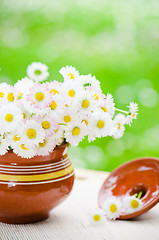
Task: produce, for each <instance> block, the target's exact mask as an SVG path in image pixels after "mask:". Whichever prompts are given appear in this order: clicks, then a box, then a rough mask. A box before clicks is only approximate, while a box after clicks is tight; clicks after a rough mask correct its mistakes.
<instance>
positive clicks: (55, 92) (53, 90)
mask: <svg viewBox="0 0 159 240" xmlns="http://www.w3.org/2000/svg"><path fill="white" fill-rule="evenodd" d="M50 93H53V94H54V95H55V94H58V93H59V92H58V91H57V90H56V89H52V90H51V91H50Z"/></svg>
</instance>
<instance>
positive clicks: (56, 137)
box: [51, 125, 65, 145]
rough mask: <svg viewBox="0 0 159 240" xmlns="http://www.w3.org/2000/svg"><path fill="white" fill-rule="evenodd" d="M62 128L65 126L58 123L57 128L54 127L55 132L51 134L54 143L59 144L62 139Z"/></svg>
mask: <svg viewBox="0 0 159 240" xmlns="http://www.w3.org/2000/svg"><path fill="white" fill-rule="evenodd" d="M64 129H65V126H63V125H58V128H57V129H56V131H55V133H54V134H53V135H52V136H51V138H52V141H53V142H55V143H56V145H60V144H62V142H63V141H64Z"/></svg>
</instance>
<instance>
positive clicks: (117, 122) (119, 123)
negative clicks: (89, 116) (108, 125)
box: [112, 113, 126, 139]
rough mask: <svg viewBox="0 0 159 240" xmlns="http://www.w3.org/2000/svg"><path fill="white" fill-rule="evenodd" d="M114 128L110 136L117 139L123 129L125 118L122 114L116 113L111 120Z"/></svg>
mask: <svg viewBox="0 0 159 240" xmlns="http://www.w3.org/2000/svg"><path fill="white" fill-rule="evenodd" d="M113 123H114V128H113V130H112V137H113V138H115V139H117V138H121V137H122V136H123V134H124V131H125V126H124V124H125V123H126V118H125V115H124V114H121V113H119V114H117V115H116V116H115V118H114V120H113Z"/></svg>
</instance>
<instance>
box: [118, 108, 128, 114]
mask: <svg viewBox="0 0 159 240" xmlns="http://www.w3.org/2000/svg"><path fill="white" fill-rule="evenodd" d="M115 111H118V112H121V113H124V114H126V115H129V114H130V112H129V111H124V110H121V109H118V108H115Z"/></svg>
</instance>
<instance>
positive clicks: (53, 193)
mask: <svg viewBox="0 0 159 240" xmlns="http://www.w3.org/2000/svg"><path fill="white" fill-rule="evenodd" d="M67 147H68V144H67V143H65V144H62V145H61V146H59V147H56V148H55V149H54V151H53V152H52V153H50V154H49V155H48V156H45V157H41V156H35V157H34V158H31V159H26V158H21V157H18V156H17V155H16V154H14V153H13V152H12V151H9V152H8V153H6V154H5V155H3V156H1V157H0V222H5V223H12V224H17V223H18V224H20V223H32V222H37V221H41V220H44V219H46V218H47V217H48V216H49V212H50V210H51V209H53V208H54V207H56V206H57V205H59V204H60V203H61V202H63V201H64V200H65V199H66V197H67V196H68V194H69V193H70V191H71V189H72V187H73V183H74V170H73V167H72V164H71V162H70V160H69V158H68V156H67Z"/></svg>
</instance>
